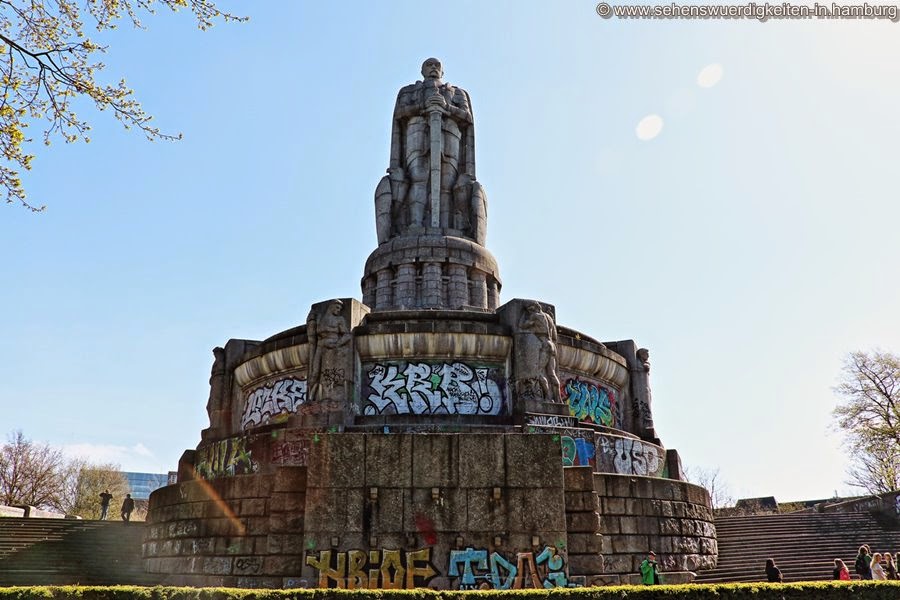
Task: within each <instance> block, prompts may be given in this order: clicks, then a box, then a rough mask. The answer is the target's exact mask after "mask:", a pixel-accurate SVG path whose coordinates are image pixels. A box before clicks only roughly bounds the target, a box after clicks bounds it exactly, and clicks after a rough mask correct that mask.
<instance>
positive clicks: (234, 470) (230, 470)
mask: <svg viewBox="0 0 900 600" xmlns="http://www.w3.org/2000/svg"><path fill="white" fill-rule="evenodd" d="M258 468H259V465H257V464H256V463H255V462H253V459H252V457H251V455H250V451H249V450H247V439H246V438H243V437H234V438H229V439H227V440H222V441H219V442H214V443H212V444H210V445H209V446H206V447H205V448H200V449H199V450H197V457H196V462H195V464H194V470H195V471H196V472H197V475H198V476H199V477H201V478H202V479H215V478H217V477H231V476H233V475H244V474H247V473H253V472H254V471H256V470H257V469H258Z"/></svg>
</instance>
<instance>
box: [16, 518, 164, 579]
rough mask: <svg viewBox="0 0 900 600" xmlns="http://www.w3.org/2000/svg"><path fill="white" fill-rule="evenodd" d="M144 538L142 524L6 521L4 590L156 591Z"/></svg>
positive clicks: (62, 520)
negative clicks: (30, 587)
mask: <svg viewBox="0 0 900 600" xmlns="http://www.w3.org/2000/svg"><path fill="white" fill-rule="evenodd" d="M143 537H144V524H143V523H140V522H134V523H123V522H121V521H82V520H69V519H30V518H29V519H22V518H19V519H16V518H0V586H12V585H66V584H81V585H116V584H123V585H124V584H134V585H155V584H157V583H159V581H160V579H159V578H158V577H157V576H152V575H148V574H146V573H145V572H144V567H143V563H142V561H141V542H142V540H143Z"/></svg>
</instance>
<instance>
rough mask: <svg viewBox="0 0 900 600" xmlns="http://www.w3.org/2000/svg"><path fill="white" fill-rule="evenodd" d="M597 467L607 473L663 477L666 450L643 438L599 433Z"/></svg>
mask: <svg viewBox="0 0 900 600" xmlns="http://www.w3.org/2000/svg"><path fill="white" fill-rule="evenodd" d="M597 438H598V439H597V445H596V455H597V468H598V469H602V470H603V472H606V473H618V474H620V475H643V476H646V477H661V476H662V474H663V470H664V468H665V466H666V460H665V451H664V450H663V449H662V448H660V447H659V446H656V445H654V444H650V443H647V442H643V441H641V440H637V439H633V438H626V437H619V436H613V435H598V436H597Z"/></svg>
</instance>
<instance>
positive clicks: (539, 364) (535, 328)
mask: <svg viewBox="0 0 900 600" xmlns="http://www.w3.org/2000/svg"><path fill="white" fill-rule="evenodd" d="M514 355H515V373H516V393H517V394H518V396H519V397H520V398H536V399H543V400H545V401H548V402H560V398H559V377H558V376H557V374H556V324H555V323H554V322H553V319H552V318H551V317H550V315H548V314H547V313H545V312H544V311H543V310H542V309H541V305H540V304H538V303H537V302H533V301H532V302H528V303H527V304H525V308H524V310H523V312H522V315H521V316H520V317H519V321H518V323H517V327H516V331H515V353H514Z"/></svg>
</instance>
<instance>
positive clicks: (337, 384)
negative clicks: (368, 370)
mask: <svg viewBox="0 0 900 600" xmlns="http://www.w3.org/2000/svg"><path fill="white" fill-rule="evenodd" d="M343 311H344V303H343V302H341V301H340V300H333V301H331V302H329V303H328V304H327V305H326V307H325V310H324V312H323V313H321V314H316V311H315V309H314V310H312V311H310V313H309V317H307V319H306V333H307V336H308V338H309V374H308V377H307V398H308V399H309V401H312V402H316V401H322V400H343V399H345V398H347V397H348V396H347V394H348V392H349V385H350V381H351V379H352V367H351V358H352V357H351V353H350V350H351V348H350V341H351V340H352V339H353V336H352V335H351V334H350V328H349V327H348V325H347V320H346V318H345V317H344V315H343Z"/></svg>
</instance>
